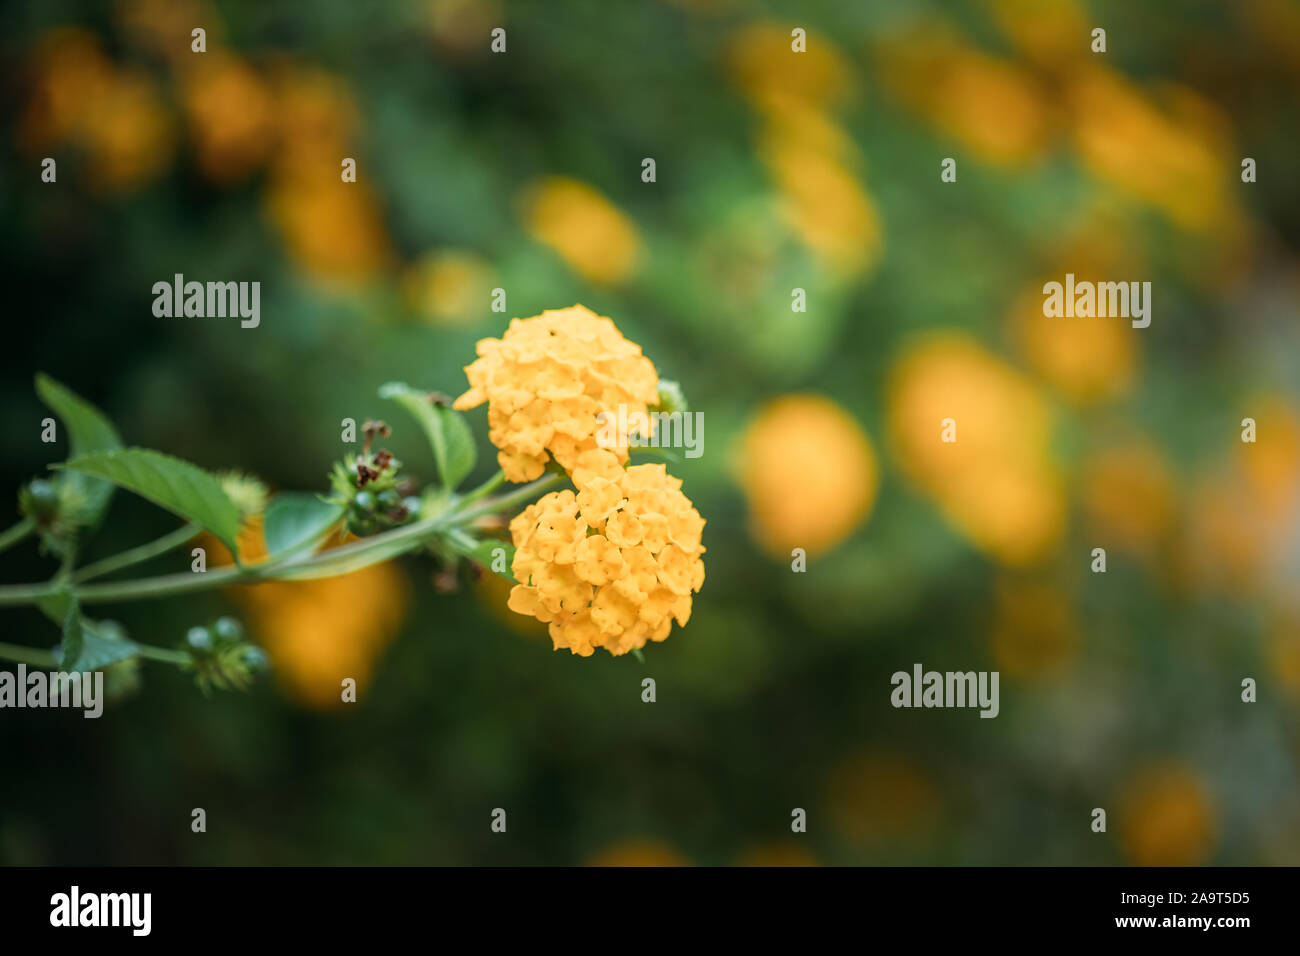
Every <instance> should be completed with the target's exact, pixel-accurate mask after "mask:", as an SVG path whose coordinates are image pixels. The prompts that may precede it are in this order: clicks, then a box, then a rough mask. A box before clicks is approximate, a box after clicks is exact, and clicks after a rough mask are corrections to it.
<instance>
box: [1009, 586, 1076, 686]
mask: <svg viewBox="0 0 1300 956" xmlns="http://www.w3.org/2000/svg"><path fill="white" fill-rule="evenodd" d="M996 600H997V603H996V610H995V612H994V618H993V633H992V647H993V659H994V660H995V661H996V662H997V669H998V670H999V671H1000V672H1001V673H1003V674H1005V675H1006V676H1007V677H1010V678H1019V679H1022V680H1029V679H1040V678H1053V677H1059V676H1061V675H1062V674H1063V673H1064V672H1065V670H1066V669H1067V667H1068V666H1069V665H1070V664H1071V663H1073V660H1074V655H1075V652H1076V650H1077V648H1078V643H1079V632H1078V622H1077V619H1076V617H1075V614H1076V612H1075V608H1074V601H1073V599H1072V597H1071V596H1070V595H1069V594H1068V593H1066V591H1065V590H1064V588H1062V587H1061V586H1060V585H1059V584H1057V583H1055V582H1053V581H1040V580H1022V579H1019V578H1011V577H1006V578H1003V579H1001V580H1000V581H999V582H998V588H997V599H996Z"/></svg>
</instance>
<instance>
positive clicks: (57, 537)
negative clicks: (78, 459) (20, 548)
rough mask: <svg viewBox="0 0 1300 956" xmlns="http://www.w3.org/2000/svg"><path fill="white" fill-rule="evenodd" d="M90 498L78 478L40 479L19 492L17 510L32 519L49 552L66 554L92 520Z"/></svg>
mask: <svg viewBox="0 0 1300 956" xmlns="http://www.w3.org/2000/svg"><path fill="white" fill-rule="evenodd" d="M89 507H90V504H89V501H88V500H87V498H86V495H85V493H84V491H83V489H82V485H81V483H80V482H79V481H76V480H71V479H69V478H66V477H62V476H61V477H59V478H54V479H45V478H37V479H35V480H34V481H30V482H28V483H27V484H26V485H24V486H23V487H22V488H21V489H20V490H19V492H18V511H19V513H20V514H22V516H23V517H25V518H29V519H31V521H32V522H34V523H35V525H36V531H37V533H38V534H39V535H40V537H41V543H42V544H43V545H44V546H45V549H46V551H48V552H50V553H53V554H63V553H64V551H65V549H66V548H67V547H68V545H69V544H71V543H72V542H73V541H74V540H75V539H76V537H77V532H78V531H79V530H80V529H81V528H82V527H83V526H84V525H86V524H87V523H88V522H89V521H90V515H89V513H88V509H89Z"/></svg>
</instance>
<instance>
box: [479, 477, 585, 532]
mask: <svg viewBox="0 0 1300 956" xmlns="http://www.w3.org/2000/svg"><path fill="white" fill-rule="evenodd" d="M564 478H565V476H564V475H561V474H557V473H555V472H551V473H550V474H546V475H542V477H540V478H538V479H537V480H536V481H530V482H529V483H528V484H526V485H520V486H519V487H518V488H516V489H515V490H514V491H510V492H507V493H506V494H504V495H499V496H498V497H496V498H489V499H488V500H487V501H485V502H483V503H482V504H481V505H479V506H478V507H477V508H470V509H468V510H466V511H460V512H457V513H456V514H455V516H454V517H455V519H456V522H455V523H456V524H467V523H468V522H470V521H473V520H474V519H475V518H481V517H483V515H488V514H496V513H497V512H498V511H511V510H513V509H514V508H515V506H516V505H522V504H529V503H531V502H533V501H535V500H536V499H537V493H538V492H539V491H545V490H546V489H547V488H549V487H551V485H554V484H558V483H559V482H561V481H563V480H564Z"/></svg>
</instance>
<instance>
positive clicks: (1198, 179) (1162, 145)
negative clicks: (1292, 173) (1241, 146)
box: [1067, 65, 1238, 233]
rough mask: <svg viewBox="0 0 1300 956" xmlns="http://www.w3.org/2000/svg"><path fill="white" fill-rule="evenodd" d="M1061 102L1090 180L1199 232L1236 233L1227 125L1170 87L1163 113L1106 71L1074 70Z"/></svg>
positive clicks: (1199, 102) (1098, 68) (1186, 94)
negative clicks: (1167, 106)
mask: <svg viewBox="0 0 1300 956" xmlns="http://www.w3.org/2000/svg"><path fill="white" fill-rule="evenodd" d="M1067 100H1068V102H1069V105H1070V109H1071V116H1072V122H1073V127H1074V142H1075V146H1076V148H1077V149H1078V151H1079V155H1080V158H1081V159H1082V161H1083V164H1084V166H1086V167H1087V168H1088V170H1089V171H1091V172H1092V173H1093V175H1095V176H1097V177H1098V178H1100V179H1102V180H1104V181H1106V182H1109V183H1111V184H1112V185H1114V186H1116V187H1118V188H1119V189H1121V190H1123V191H1124V192H1126V193H1128V194H1130V195H1132V196H1134V197H1136V198H1137V199H1139V200H1141V201H1143V202H1145V203H1147V204H1148V205H1151V206H1154V207H1156V208H1158V209H1160V210H1162V211H1163V212H1164V213H1165V214H1166V215H1168V216H1169V217H1170V218H1171V219H1172V220H1173V221H1174V222H1175V223H1177V224H1179V225H1180V226H1182V227H1184V228H1186V229H1190V230H1194V231H1197V232H1202V233H1209V232H1212V231H1214V230H1217V229H1225V228H1229V227H1232V228H1236V226H1235V225H1234V224H1235V221H1236V219H1237V218H1238V216H1237V210H1236V207H1235V205H1233V203H1232V202H1231V201H1230V196H1229V193H1228V191H1227V190H1228V186H1229V183H1230V182H1231V181H1232V179H1233V178H1234V176H1233V169H1232V168H1231V165H1232V164H1231V161H1230V158H1229V154H1230V143H1229V142H1228V139H1227V133H1226V124H1225V123H1223V122H1221V121H1216V120H1215V119H1214V118H1213V115H1212V111H1211V108H1210V107H1209V105H1208V103H1206V102H1205V101H1204V100H1202V99H1200V98H1199V97H1198V96H1196V94H1194V93H1192V92H1191V91H1190V90H1185V89H1182V88H1174V89H1173V90H1172V91H1171V96H1170V100H1171V102H1172V103H1173V104H1174V107H1175V109H1173V110H1171V111H1170V115H1166V114H1165V113H1164V112H1162V111H1161V110H1160V109H1159V108H1158V107H1157V106H1156V105H1155V104H1154V103H1153V102H1152V101H1151V100H1150V99H1149V98H1148V97H1147V96H1146V95H1145V94H1144V93H1143V92H1142V91H1141V90H1140V89H1139V88H1138V87H1137V86H1136V85H1135V84H1133V83H1132V82H1130V81H1129V80H1128V79H1126V78H1125V77H1123V76H1122V75H1120V74H1119V73H1117V72H1115V71H1113V70H1110V69H1107V68H1105V67H1101V66H1096V65H1090V66H1086V67H1080V68H1079V69H1078V70H1076V71H1075V72H1074V73H1073V74H1072V80H1071V83H1070V86H1069V89H1068V95H1067Z"/></svg>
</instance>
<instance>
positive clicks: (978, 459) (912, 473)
mask: <svg viewBox="0 0 1300 956" xmlns="http://www.w3.org/2000/svg"><path fill="white" fill-rule="evenodd" d="M888 418H889V430H890V437H891V440H892V442H893V446H894V448H895V449H896V451H897V455H898V458H899V461H900V463H901V464H902V467H903V470H904V471H905V472H906V473H907V475H908V476H909V477H910V478H911V479H912V480H913V481H914V482H915V483H916V484H917V485H918V486H919V487H920V488H921V489H922V490H923V491H925V492H926V493H927V494H929V495H930V496H931V497H933V498H934V499H935V500H936V501H937V502H938V504H939V507H940V510H942V511H943V513H944V515H945V516H947V518H948V520H949V521H951V522H952V524H953V525H954V526H955V527H956V528H957V529H958V530H960V531H961V532H962V533H963V534H964V535H965V536H966V537H967V538H968V539H969V540H970V541H971V542H972V543H973V544H974V545H975V546H976V547H978V548H980V549H981V550H983V551H986V552H987V553H989V554H990V555H992V556H993V557H995V558H997V559H998V560H999V561H1002V562H1004V563H1006V564H1010V565H1029V564H1033V563H1036V562H1038V561H1041V560H1042V559H1043V558H1044V557H1046V556H1047V555H1048V554H1049V553H1050V552H1051V551H1052V550H1053V549H1054V548H1055V547H1056V545H1057V544H1058V542H1059V541H1060V538H1061V536H1062V534H1063V532H1064V528H1065V492H1064V486H1063V482H1062V478H1061V475H1060V473H1059V470H1058V468H1057V467H1056V465H1055V464H1054V463H1053V462H1052V461H1051V458H1050V454H1049V443H1050V440H1051V422H1050V418H1049V414H1048V409H1047V404H1046V402H1045V401H1044V399H1043V396H1042V395H1041V394H1040V392H1039V391H1038V390H1037V389H1036V388H1035V387H1034V386H1033V385H1032V384H1031V383H1030V382H1028V381H1027V380H1026V379H1025V378H1024V376H1022V375H1021V374H1020V373H1019V372H1017V371H1016V370H1015V369H1013V368H1011V367H1010V366H1009V365H1007V364H1006V363H1005V362H1003V361H1002V360H1001V359H999V358H997V357H996V356H995V355H993V354H992V353H990V352H988V351H987V350H986V349H984V348H983V347H982V346H981V345H979V344H978V343H977V342H975V341H974V340H973V339H971V338H969V337H968V336H966V335H963V334H959V333H944V334H939V335H935V336H932V337H930V338H928V339H926V340H924V341H922V342H920V343H918V344H917V345H915V346H913V347H911V348H910V349H908V350H907V351H906V352H905V353H904V354H903V355H902V356H901V357H900V358H899V359H898V360H897V362H896V363H895V365H894V368H893V370H892V372H891V375H890V382H889V402H888ZM947 419H952V421H953V423H954V425H953V427H955V437H956V441H954V442H945V441H941V438H942V437H943V435H942V431H943V422H944V421H945V420H947Z"/></svg>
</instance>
